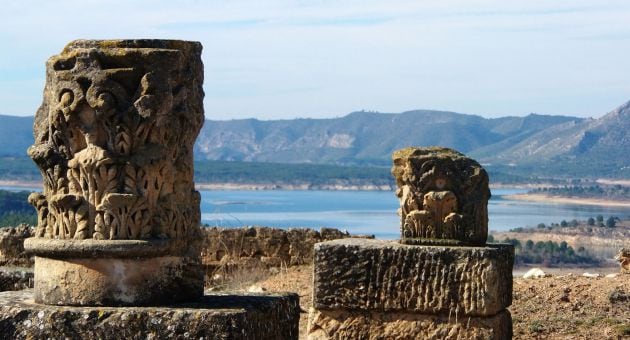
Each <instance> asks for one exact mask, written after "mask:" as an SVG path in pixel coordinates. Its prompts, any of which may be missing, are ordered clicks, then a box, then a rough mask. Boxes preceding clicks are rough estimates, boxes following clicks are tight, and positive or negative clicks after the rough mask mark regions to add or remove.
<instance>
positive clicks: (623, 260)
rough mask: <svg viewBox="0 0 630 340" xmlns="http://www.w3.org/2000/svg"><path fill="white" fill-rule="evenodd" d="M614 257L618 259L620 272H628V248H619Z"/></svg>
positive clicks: (629, 259)
mask: <svg viewBox="0 0 630 340" xmlns="http://www.w3.org/2000/svg"><path fill="white" fill-rule="evenodd" d="M615 259H616V260H617V261H619V265H620V266H621V272H622V273H628V274H630V249H628V248H622V249H620V250H619V253H618V254H617V255H616V256H615Z"/></svg>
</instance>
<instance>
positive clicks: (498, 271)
mask: <svg viewBox="0 0 630 340" xmlns="http://www.w3.org/2000/svg"><path fill="white" fill-rule="evenodd" d="M393 160H394V165H393V167H392V174H393V175H394V177H395V178H396V182H397V185H398V190H397V191H396V195H397V196H398V198H399V199H400V209H399V215H400V217H401V223H400V226H401V240H400V241H383V240H367V239H363V240H362V239H343V240H335V241H329V242H323V243H318V244H316V245H315V255H314V265H313V266H314V287H313V307H312V308H311V311H310V316H309V331H308V334H309V338H310V339H346V338H353V339H356V338H366V339H367V338H383V339H389V338H396V339H444V338H453V339H456V338H457V339H459V338H466V339H468V338H472V339H490V338H492V339H506V338H510V337H511V334H512V321H511V316H510V313H509V311H508V310H507V307H508V306H510V304H511V303H512V266H513V262H514V249H513V247H512V246H511V245H503V244H492V245H486V244H485V243H486V242H485V241H486V237H487V233H488V212H487V204H488V199H489V198H490V190H489V189H488V175H487V173H486V172H485V170H484V169H483V168H482V167H481V166H480V165H479V164H478V163H477V162H475V161H474V160H472V159H469V158H467V157H466V156H464V155H463V154H461V153H459V152H457V151H454V150H451V149H447V148H440V147H430V148H407V149H403V150H399V151H396V152H394V155H393ZM375 334H378V336H374V335H375Z"/></svg>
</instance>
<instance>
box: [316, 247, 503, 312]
mask: <svg viewBox="0 0 630 340" xmlns="http://www.w3.org/2000/svg"><path fill="white" fill-rule="evenodd" d="M513 262H514V250H513V247H512V246H510V245H492V246H487V247H442V246H415V245H405V244H400V243H398V242H396V241H381V240H367V239H344V240H335V241H329V242H322V243H318V244H316V245H315V258H314V287H313V306H314V307H315V308H317V309H322V310H323V309H328V310H332V309H354V310H366V311H367V310H369V311H381V312H385V311H390V312H394V311H407V312H418V313H440V314H446V315H448V314H455V313H457V314H458V315H461V316H464V315H472V316H486V315H495V314H496V313H499V312H500V311H502V310H504V309H505V308H506V307H508V306H509V305H510V304H511V303H512V265H513Z"/></svg>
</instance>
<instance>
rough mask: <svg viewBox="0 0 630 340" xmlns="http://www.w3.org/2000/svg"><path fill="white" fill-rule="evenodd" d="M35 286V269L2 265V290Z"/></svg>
mask: <svg viewBox="0 0 630 340" xmlns="http://www.w3.org/2000/svg"><path fill="white" fill-rule="evenodd" d="M27 288H33V269H31V268H19V267H17V268H16V267H0V292H3V291H5V290H22V289H27Z"/></svg>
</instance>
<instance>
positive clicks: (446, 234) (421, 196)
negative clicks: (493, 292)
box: [392, 147, 490, 246]
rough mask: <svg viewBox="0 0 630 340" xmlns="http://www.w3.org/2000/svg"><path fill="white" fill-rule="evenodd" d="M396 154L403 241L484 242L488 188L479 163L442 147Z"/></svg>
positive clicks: (485, 176)
mask: <svg viewBox="0 0 630 340" xmlns="http://www.w3.org/2000/svg"><path fill="white" fill-rule="evenodd" d="M392 158H393V161H394V165H393V167H392V174H393V175H394V177H395V178H396V184H397V186H398V188H397V190H396V196H397V197H398V199H399V200H400V208H399V209H398V215H399V216H400V225H401V241H402V242H403V243H410V244H452V245H458V244H461V245H479V246H480V245H484V244H485V242H486V238H487V236H488V200H489V199H490V189H489V188H488V174H487V173H486V171H485V170H484V169H483V167H481V165H479V163H477V162H476V161H474V160H472V159H470V158H467V157H466V156H464V155H463V154H461V153H459V152H457V151H455V150H452V149H448V148H442V147H427V148H413V147H410V148H406V149H402V150H398V151H396V152H394V154H393V156H392Z"/></svg>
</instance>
